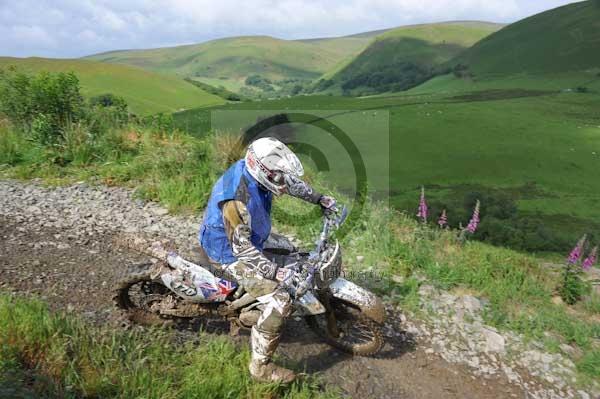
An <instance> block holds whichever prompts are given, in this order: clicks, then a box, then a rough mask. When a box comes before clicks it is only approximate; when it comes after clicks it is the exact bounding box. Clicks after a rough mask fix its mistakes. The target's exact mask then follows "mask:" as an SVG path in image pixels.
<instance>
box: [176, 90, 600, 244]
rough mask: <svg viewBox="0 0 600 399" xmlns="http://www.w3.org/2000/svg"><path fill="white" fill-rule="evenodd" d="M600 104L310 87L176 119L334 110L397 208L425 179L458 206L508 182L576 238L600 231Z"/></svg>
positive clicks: (197, 128) (336, 154) (523, 94)
mask: <svg viewBox="0 0 600 399" xmlns="http://www.w3.org/2000/svg"><path fill="white" fill-rule="evenodd" d="M599 108H600V95H598V93H594V92H592V93H575V92H571V93H555V92H544V91H531V90H529V91H527V90H520V91H519V90H503V91H502V90H497V91H480V92H478V93H477V95H473V94H472V93H470V92H466V93H465V92H463V93H462V95H461V93H459V92H452V93H451V94H449V95H446V94H418V95H409V94H405V95H396V96H391V95H390V96H385V97H370V98H348V97H334V96H310V97H309V96H305V97H296V98H291V99H285V100H276V101H262V102H255V103H244V104H239V105H228V106H224V107H218V108H212V109H207V110H197V111H194V110H190V111H186V112H182V113H179V114H177V115H176V116H175V119H176V123H177V125H178V126H179V127H180V128H182V129H184V130H187V131H189V132H191V133H192V134H197V135H202V134H204V132H206V131H208V130H209V127H210V120H211V112H212V111H223V110H227V111H238V112H237V113H236V112H231V113H228V114H226V117H224V118H221V119H222V120H225V121H228V122H223V123H220V124H219V126H216V127H218V128H219V129H221V130H227V127H228V125H227V123H229V124H230V125H229V126H230V130H232V131H234V132H237V131H239V128H240V127H244V126H248V125H249V124H251V123H252V122H253V121H255V120H256V117H257V116H266V115H268V114H272V113H274V112H282V111H283V112H294V111H295V110H316V111H317V112H318V113H319V115H323V116H327V115H329V117H328V119H329V120H331V121H332V122H334V123H336V124H337V125H338V126H340V127H341V128H342V129H344V130H345V131H346V132H347V133H348V135H349V136H350V137H351V139H352V140H353V141H354V142H355V143H356V144H357V145H358V146H359V148H360V151H361V155H362V156H363V158H364V159H365V160H366V163H367V168H368V169H369V170H370V171H369V174H368V177H369V185H370V189H371V190H372V192H377V193H381V192H386V191H387V189H388V187H389V193H390V196H391V197H390V198H391V203H392V204H393V205H394V206H395V207H397V208H399V209H401V210H406V211H407V212H409V213H412V212H413V209H414V208H415V207H416V201H417V199H418V191H419V188H420V186H421V185H425V186H426V187H427V191H428V195H429V196H430V197H431V198H432V200H435V201H436V202H437V203H439V204H440V206H441V205H446V206H448V207H449V210H450V209H452V208H456V207H460V206H461V205H460V204H461V203H462V202H461V201H462V198H463V196H464V195H465V194H466V193H468V192H470V191H486V192H487V191H494V190H499V189H501V190H503V191H505V192H509V193H510V195H511V196H512V198H513V199H514V200H515V201H517V202H518V205H519V209H520V211H521V212H522V213H523V214H529V215H536V214H541V215H545V216H544V218H545V220H544V223H545V224H546V225H547V226H549V227H550V228H552V229H554V230H555V231H557V232H558V233H559V234H563V235H564V236H565V237H569V236H571V237H573V239H574V240H576V237H577V235H579V234H583V232H585V231H588V232H590V233H596V234H600V220H599V219H598V216H600V214H599V213H598V207H599V206H600V181H598V180H597V179H594V178H593V176H595V174H596V171H597V170H598V168H599V167H600V116H599V114H598V112H597V110H598V109H599ZM250 110H252V112H249V111H250ZM328 110H331V111H328ZM338 110H342V111H343V112H339V111H338ZM344 110H345V111H344ZM375 114H377V115H378V116H375ZM215 115H218V114H214V115H212V117H213V119H214V118H215ZM382 115H383V119H385V118H387V117H388V116H389V136H388V135H387V134H384V135H381V134H377V135H376V134H374V133H373V132H381V131H382V129H384V130H385V129H386V128H387V126H386V124H385V122H384V121H383V120H382V118H381V116H382ZM217 119H219V118H218V117H217ZM315 130H316V128H304V129H302V130H300V131H299V133H298V135H299V137H302V139H303V140H307V141H309V142H311V143H312V144H313V145H315V146H317V147H321V148H324V149H327V148H331V147H330V146H332V145H334V144H335V143H333V144H332V143H331V142H330V141H328V140H330V139H329V138H328V137H327V136H326V135H323V134H319V133H318V132H316V131H315ZM386 133H387V132H386ZM300 135H303V136H300ZM382 149H384V150H383V151H386V150H387V151H388V153H387V154H386V153H385V152H382ZM325 152H327V151H325ZM328 157H329V161H330V164H332V165H335V164H337V163H342V164H344V165H348V163H347V161H345V160H344V157H347V155H346V154H344V153H343V151H330V154H328ZM344 162H345V163H344ZM388 165H389V168H388ZM334 172H335V173H334ZM331 176H332V177H331V179H330V181H331V182H332V183H335V185H336V186H337V187H338V188H340V189H342V190H344V189H351V188H352V187H354V186H353V185H354V174H353V171H352V169H351V168H350V169H348V168H346V169H345V172H344V170H341V171H340V170H336V171H332V173H331ZM388 177H389V179H386V178H388Z"/></svg>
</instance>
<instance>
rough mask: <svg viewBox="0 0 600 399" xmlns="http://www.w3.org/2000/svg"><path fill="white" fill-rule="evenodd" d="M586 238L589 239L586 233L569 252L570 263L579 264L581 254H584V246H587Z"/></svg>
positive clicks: (568, 259)
mask: <svg viewBox="0 0 600 399" xmlns="http://www.w3.org/2000/svg"><path fill="white" fill-rule="evenodd" d="M586 240H587V236H586V235H584V236H583V237H581V239H580V240H579V242H578V243H577V245H576V246H575V248H573V250H572V251H571V253H570V254H569V257H568V258H567V263H568V264H570V265H575V264H577V262H579V259H581V255H583V247H584V246H585V242H586Z"/></svg>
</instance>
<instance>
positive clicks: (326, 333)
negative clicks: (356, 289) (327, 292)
mask: <svg viewBox="0 0 600 399" xmlns="http://www.w3.org/2000/svg"><path fill="white" fill-rule="evenodd" d="M329 305H330V306H329V308H330V309H331V311H328V312H326V313H324V314H320V315H316V316H308V317H307V318H306V322H307V323H308V325H309V327H310V328H311V329H312V330H313V331H314V332H315V333H316V334H317V335H319V336H320V337H321V338H323V339H324V340H325V341H326V342H327V343H328V344H329V345H331V346H333V347H335V348H338V349H340V350H342V351H344V352H346V353H350V354H352V355H357V356H370V355H373V354H375V353H377V352H379V350H380V349H381V348H382V347H383V343H384V342H383V335H382V333H381V327H380V326H379V324H377V323H376V322H374V321H373V320H371V319H369V318H368V317H366V316H365V315H364V314H363V313H362V312H361V311H360V309H357V308H356V307H354V306H352V305H350V304H349V303H347V302H344V301H342V300H340V299H336V298H331V300H330V304H329ZM330 312H331V313H330Z"/></svg>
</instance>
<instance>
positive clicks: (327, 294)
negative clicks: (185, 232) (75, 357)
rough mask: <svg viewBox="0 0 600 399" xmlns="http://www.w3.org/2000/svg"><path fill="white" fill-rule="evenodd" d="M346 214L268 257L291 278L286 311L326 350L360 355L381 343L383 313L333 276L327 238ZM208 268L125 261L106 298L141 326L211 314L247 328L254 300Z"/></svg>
mask: <svg viewBox="0 0 600 399" xmlns="http://www.w3.org/2000/svg"><path fill="white" fill-rule="evenodd" d="M346 216H347V210H346V208H343V210H342V211H341V212H338V213H336V214H334V215H333V216H332V215H324V217H323V229H322V231H321V233H320V235H319V238H318V240H317V241H316V247H315V249H314V250H313V251H311V252H289V251H287V253H286V251H281V250H279V251H278V252H277V253H273V254H270V255H271V256H272V259H274V260H275V261H277V263H278V264H279V265H280V267H282V268H285V271H286V272H287V271H289V273H286V274H287V275H288V276H291V277H289V278H287V279H286V280H285V281H283V282H282V284H284V285H285V286H286V288H287V289H288V290H289V292H290V294H291V295H292V297H293V298H294V302H293V308H294V311H293V313H292V316H301V317H304V318H305V320H306V322H307V323H308V325H309V327H310V328H311V329H312V330H313V331H314V332H316V333H317V335H319V336H320V337H322V338H323V339H324V340H325V341H326V342H327V343H328V344H330V345H332V346H333V347H336V348H338V349H340V350H342V351H344V352H347V353H350V354H354V355H360V356H368V355H372V354H374V353H376V352H378V351H379V350H380V349H381V347H382V346H383V343H384V341H383V336H382V333H381V325H382V324H383V322H384V318H385V310H384V307H383V304H382V302H381V300H380V299H379V298H378V297H377V296H375V295H374V294H373V293H371V292H369V291H368V290H366V289H364V288H361V287H359V286H358V285H356V284H354V283H352V282H350V281H348V280H346V279H344V278H342V277H341V275H342V251H341V248H340V245H339V243H338V241H337V239H332V237H331V236H332V233H333V232H334V231H335V230H336V229H337V228H339V226H340V225H341V224H342V223H343V222H344V221H345V219H346ZM266 252H267V251H265V253H266ZM215 269H216V268H215V267H214V266H212V265H210V264H203V265H197V264H194V263H192V262H190V261H187V260H185V259H183V258H181V257H180V256H178V255H177V254H175V253H172V252H171V253H169V254H168V256H167V257H166V262H159V263H156V264H151V263H147V264H141V265H135V266H133V268H132V270H129V271H128V273H127V274H126V276H125V277H124V278H123V279H122V280H121V281H119V283H118V284H117V286H116V288H115V293H114V294H115V295H114V300H115V303H116V305H117V306H118V307H119V308H120V309H122V310H124V311H125V312H126V314H127V316H128V317H129V319H130V320H132V321H134V322H137V323H141V324H172V323H173V322H174V321H177V320H178V319H179V320H180V319H189V318H198V317H206V318H211V317H218V318H223V319H226V320H229V321H230V323H231V328H232V331H234V332H237V331H239V329H240V328H243V329H249V328H251V327H252V326H253V325H254V324H255V323H256V322H257V320H258V318H259V316H260V314H261V312H262V307H263V305H262V303H261V302H260V298H258V299H257V298H254V297H252V296H251V295H250V294H248V293H246V292H244V290H243V287H238V284H237V282H236V281H234V280H233V279H232V278H228V276H227V275H224V274H223V272H222V271H220V270H215ZM174 271H178V272H180V273H181V275H183V276H184V278H183V281H181V280H178V281H177V280H176V279H174V278H173V272H174Z"/></svg>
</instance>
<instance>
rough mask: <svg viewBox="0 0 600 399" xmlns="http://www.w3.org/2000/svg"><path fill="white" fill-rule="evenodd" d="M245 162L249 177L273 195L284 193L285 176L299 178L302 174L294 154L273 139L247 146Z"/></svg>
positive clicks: (300, 165) (264, 138)
mask: <svg viewBox="0 0 600 399" xmlns="http://www.w3.org/2000/svg"><path fill="white" fill-rule="evenodd" d="M245 160H246V169H248V172H249V173H250V175H251V176H252V177H254V178H255V179H256V181H258V182H259V183H260V184H261V185H263V186H264V187H265V188H266V189H267V190H269V191H271V192H272V193H273V194H275V195H281V194H283V193H284V192H285V191H286V178H285V177H286V175H292V176H295V177H300V176H302V175H303V174H304V168H303V167H302V164H301V163H300V160H299V159H298V157H297V156H296V154H294V153H293V152H292V150H290V149H289V148H288V147H287V146H286V145H285V144H283V143H282V142H281V141H279V140H277V139H275V138H273V137H263V138H260V139H258V140H255V141H253V142H252V143H251V144H250V145H249V146H248V151H246V159H245Z"/></svg>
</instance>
